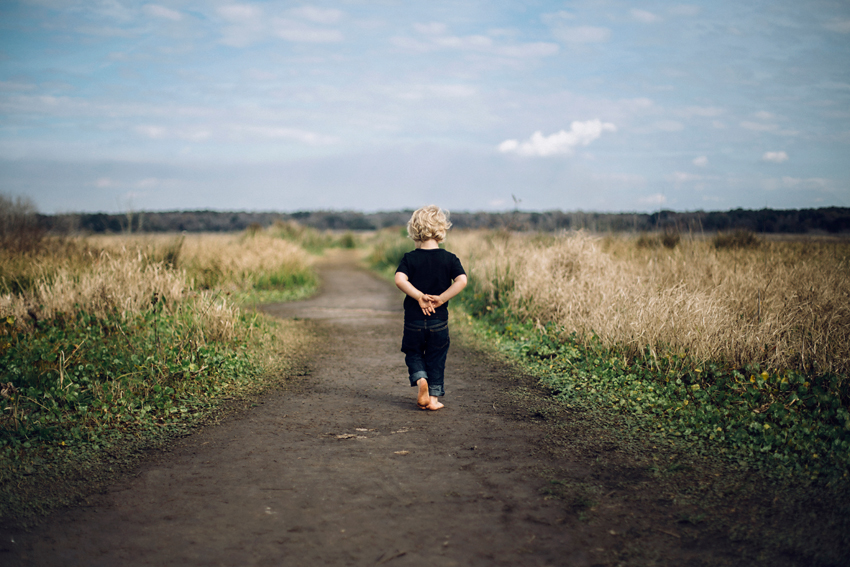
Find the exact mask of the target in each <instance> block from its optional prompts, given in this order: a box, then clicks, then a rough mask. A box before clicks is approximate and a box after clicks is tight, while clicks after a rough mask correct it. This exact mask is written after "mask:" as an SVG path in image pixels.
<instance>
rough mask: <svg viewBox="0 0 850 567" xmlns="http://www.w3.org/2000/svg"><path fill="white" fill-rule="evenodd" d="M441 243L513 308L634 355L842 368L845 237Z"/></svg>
mask: <svg viewBox="0 0 850 567" xmlns="http://www.w3.org/2000/svg"><path fill="white" fill-rule="evenodd" d="M653 244H656V245H653ZM448 247H449V249H451V250H452V251H453V252H455V253H456V254H458V255H459V256H460V257H461V258H462V260H463V261H464V262H465V265H466V267H467V271H468V272H469V274H470V278H471V281H472V282H474V284H475V285H476V287H477V288H478V290H479V291H480V292H483V293H486V294H489V295H490V296H491V297H492V298H493V299H496V298H497V297H498V296H500V295H502V296H504V297H507V298H508V301H509V302H510V306H511V308H512V309H513V310H515V312H516V313H518V314H520V315H522V316H524V317H527V318H530V319H531V320H533V321H539V322H540V323H546V322H550V321H551V322H554V323H557V324H558V325H562V326H563V327H564V328H565V329H567V330H569V331H573V330H574V331H576V332H577V333H578V334H579V335H580V336H589V335H591V334H595V335H597V336H598V337H599V338H600V339H601V340H602V341H603V342H604V343H605V344H609V345H614V344H617V345H621V346H624V347H626V349H627V350H628V351H631V352H633V353H637V352H646V351H649V353H650V354H651V355H652V356H664V355H667V354H672V353H676V354H681V353H687V354H688V355H690V356H691V357H694V358H696V359H697V360H713V361H725V362H727V363H730V364H733V365H736V366H738V367H741V366H744V365H747V364H751V363H758V364H760V365H761V366H762V368H766V369H773V370H782V369H795V370H801V371H805V372H807V373H812V372H814V373H838V374H845V375H846V374H847V372H848V371H850V263H848V260H850V242H848V241H847V240H839V239H825V238H824V239H815V238H803V237H799V238H783V239H774V240H763V239H761V240H759V241H757V242H754V243H753V242H751V243H750V246H747V247H743V248H736V247H728V248H717V247H716V246H715V244H714V241H713V240H712V239H711V238H708V237H688V236H685V237H683V238H681V240H679V242H678V243H677V244H676V245H675V247H674V248H672V249H671V248H666V247H664V246H661V245H660V241H658V240H655V241H654V240H653V239H652V238H647V237H646V236H643V237H637V236H634V235H631V236H629V235H624V236H598V235H592V234H587V233H583V232H574V233H563V234H559V235H548V234H546V235H544V234H529V233H511V232H494V231H474V232H462V231H452V233H451V234H450V236H449V242H448ZM506 292H509V293H506Z"/></svg>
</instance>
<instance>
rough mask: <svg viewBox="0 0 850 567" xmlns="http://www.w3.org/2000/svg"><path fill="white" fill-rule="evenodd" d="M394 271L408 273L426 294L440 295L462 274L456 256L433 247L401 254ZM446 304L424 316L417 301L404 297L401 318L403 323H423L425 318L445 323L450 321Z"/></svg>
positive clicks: (411, 281) (414, 283) (461, 267)
mask: <svg viewBox="0 0 850 567" xmlns="http://www.w3.org/2000/svg"><path fill="white" fill-rule="evenodd" d="M396 272H401V273H403V274H407V279H408V281H410V283H411V284H413V287H415V288H416V289H418V290H419V291H421V292H422V293H426V294H428V295H440V294H441V293H443V292H444V291H446V290H447V289H449V287H450V286H451V285H452V280H454V279H455V278H457V277H458V276H460V275H463V274H465V273H466V272H464V271H463V266H462V265H461V264H460V260H459V259H458V257H457V256H455V255H454V254H452V253H451V252H448V251H446V250H443V249H442V248H434V249H429V250H422V249H421V248H418V249H416V250H412V251H410V252H408V253H407V254H405V255H404V258H402V259H401V263H400V264H399V265H398V269H397V270H396ZM448 305H449V302H448V301H447V302H445V303H444V304H442V305H440V306H439V307H438V308H437V309H436V311H435V312H434V314H433V315H429V316H427V317H426V316H425V314H424V313H422V308H421V307H419V302H418V301H416V300H415V299H413V298H412V297H410V296H409V295H406V296H405V297H404V319H405V321H422V320H424V319H439V320H441V321H446V320H448V318H449V309H448Z"/></svg>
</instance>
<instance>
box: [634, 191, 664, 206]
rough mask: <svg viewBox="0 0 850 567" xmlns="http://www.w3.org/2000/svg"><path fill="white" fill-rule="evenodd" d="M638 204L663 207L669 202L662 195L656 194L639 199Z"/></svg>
mask: <svg viewBox="0 0 850 567" xmlns="http://www.w3.org/2000/svg"><path fill="white" fill-rule="evenodd" d="M638 202H639V203H641V204H643V205H663V204H664V203H666V202H667V197H665V196H664V195H663V194H661V193H654V194H652V195H647V196H645V197H641V198H639V199H638Z"/></svg>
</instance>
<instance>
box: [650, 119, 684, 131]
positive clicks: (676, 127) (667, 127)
mask: <svg viewBox="0 0 850 567" xmlns="http://www.w3.org/2000/svg"><path fill="white" fill-rule="evenodd" d="M655 128H656V129H658V130H661V131H662V132H679V131H681V130H684V129H685V125H684V124H682V123H681V122H677V121H675V120H659V121H658V122H656V123H655Z"/></svg>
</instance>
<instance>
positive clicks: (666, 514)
mask: <svg viewBox="0 0 850 567" xmlns="http://www.w3.org/2000/svg"><path fill="white" fill-rule="evenodd" d="M321 276H322V282H323V284H322V291H321V293H320V294H319V295H318V296H316V297H315V298H313V299H310V300H306V301H301V302H295V303H290V304H277V305H268V306H265V307H264V308H263V310H264V311H266V312H267V313H270V314H272V315H274V316H277V317H285V318H293V317H298V318H302V319H309V320H311V321H312V323H311V325H312V326H313V327H314V328H315V330H316V333H317V335H318V337H319V340H318V341H317V343H316V346H315V352H314V353H313V355H312V357H311V362H310V364H309V371H308V375H307V376H306V377H304V378H302V379H300V380H299V381H297V382H293V383H290V384H289V385H287V387H286V388H285V389H283V390H280V391H276V392H273V393H270V394H267V395H266V396H264V397H263V398H262V399H261V400H259V401H258V403H257V405H256V407H253V408H250V409H248V410H246V411H243V412H241V413H238V414H235V415H232V416H230V417H228V418H226V419H225V420H224V421H223V422H222V423H219V424H217V425H212V426H208V427H206V428H204V429H202V430H200V431H198V432H197V433H195V434H193V435H192V436H190V437H187V438H184V439H182V440H179V441H177V442H175V443H173V444H172V445H171V446H170V448H169V450H167V451H165V452H163V453H161V454H157V455H154V456H153V457H151V458H150V459H149V460H148V461H146V462H145V463H143V464H142V465H140V466H139V468H138V469H137V470H136V471H135V473H134V474H132V475H130V476H128V477H126V478H124V479H122V480H120V481H119V482H117V483H116V484H114V485H113V486H112V487H110V488H109V489H108V490H106V491H105V492H104V493H103V494H98V495H94V496H92V497H91V498H89V500H88V503H87V505H86V506H81V507H76V508H72V509H67V510H62V511H58V512H56V513H54V514H53V515H52V516H51V517H49V518H48V519H47V520H46V521H45V523H43V524H42V525H41V526H39V527H38V528H37V529H34V530H32V531H15V532H12V533H5V534H3V536H4V541H3V542H2V550H1V551H0V563H2V564H3V565H39V566H42V565H85V566H96V565H109V566H112V565H157V566H161V565H226V566H242V565H269V566H279V565H293V566H315V565H392V566H403V565H416V566H418V565H436V566H441V565H446V566H449V565H458V566H470V565H481V566H492V565H511V566H515V565H523V566H525V565H571V566H582V565H587V566H590V565H620V564H625V565H633V564H637V565H645V564H652V565H716V564H724V565H725V564H732V565H749V564H752V563H753V561H754V559H755V558H756V556H757V555H758V554H759V553H760V551H759V550H757V549H756V550H753V549H749V548H746V547H743V544H741V543H731V542H730V541H729V539H728V538H726V537H721V536H720V535H718V532H717V531H716V530H714V531H712V528H711V526H710V525H709V523H708V522H702V523H700V522H683V521H682V520H681V519H682V518H683V517H687V515H688V514H694V513H695V512H694V510H693V507H692V506H690V505H688V504H683V503H678V502H676V501H675V498H673V497H672V496H671V495H669V494H666V493H663V491H662V489H661V488H659V487H658V485H657V483H656V482H655V481H654V480H653V478H652V477H651V475H650V473H649V472H648V471H647V467H646V464H645V463H643V464H641V463H639V462H637V461H636V460H635V458H634V457H633V456H631V453H630V452H629V447H628V446H627V443H626V442H625V441H624V440H623V439H621V438H619V437H618V435H617V434H616V432H615V431H611V430H608V429H607V428H606V427H605V426H604V424H602V426H600V425H599V424H598V423H597V424H594V423H592V420H591V419H590V417H589V416H588V415H586V414H584V413H582V412H577V411H575V412H573V413H569V412H568V411H567V410H565V409H563V408H562V407H561V406H558V405H556V404H554V403H552V402H548V401H547V400H546V397H545V395H540V394H541V393H540V392H539V391H538V390H537V389H536V388H537V387H536V386H535V382H534V380H532V379H530V378H528V377H526V376H522V375H520V374H517V372H516V371H515V370H513V369H511V367H509V366H507V365H505V364H504V363H502V362H499V361H498V360H495V359H493V358H490V357H488V356H487V355H484V354H481V353H479V352H477V351H475V350H474V349H472V348H469V347H466V346H464V345H462V344H460V342H461V341H458V340H456V341H455V344H454V345H453V346H452V348H451V350H450V354H449V359H448V364H447V371H446V388H447V396H446V398H445V402H446V408H445V409H444V410H441V411H438V412H425V411H421V410H419V409H418V408H417V407H416V404H415V397H414V390H413V389H412V388H410V387H409V386H408V385H407V383H406V377H405V366H404V362H403V357H402V355H401V353H400V352H399V345H400V337H401V327H402V311H401V298H400V296H399V293H398V292H397V290H395V288H394V287H393V286H392V285H391V284H388V283H386V282H383V281H381V280H379V279H377V278H375V277H374V276H372V275H371V274H369V273H367V272H365V271H362V270H360V269H358V268H357V267H356V261H355V258H354V256H353V255H351V254H348V253H340V254H337V255H335V256H332V257H331V259H330V260H328V261H326V262H325V263H324V264H323V265H322V269H321ZM774 564H777V565H783V564H787V565H792V564H795V563H794V562H793V561H790V560H788V561H784V562H783V561H778V562H774Z"/></svg>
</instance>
